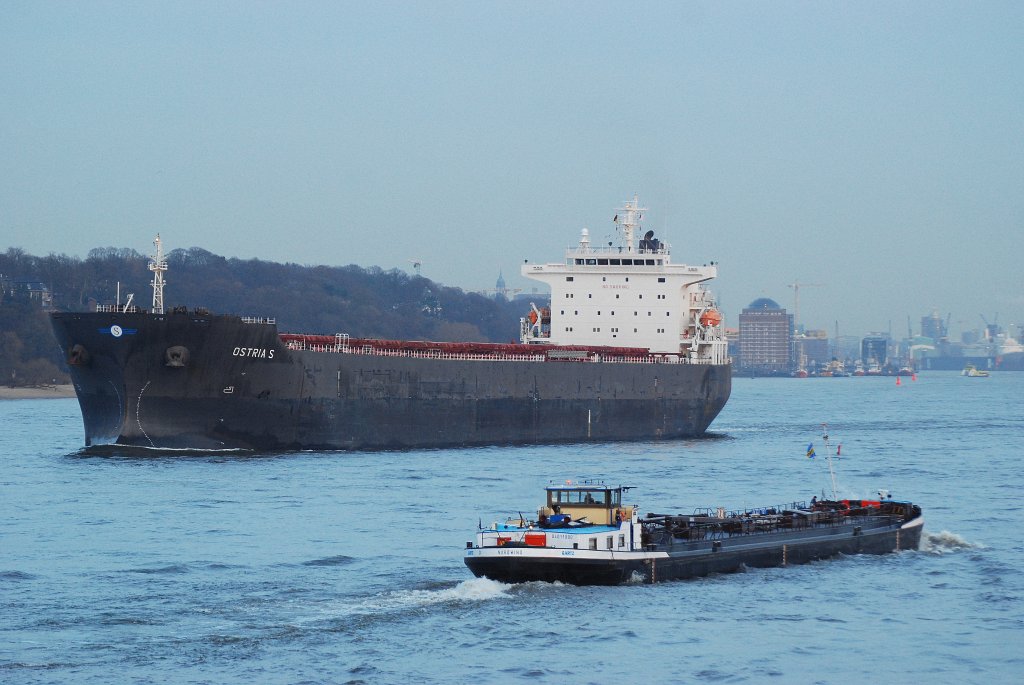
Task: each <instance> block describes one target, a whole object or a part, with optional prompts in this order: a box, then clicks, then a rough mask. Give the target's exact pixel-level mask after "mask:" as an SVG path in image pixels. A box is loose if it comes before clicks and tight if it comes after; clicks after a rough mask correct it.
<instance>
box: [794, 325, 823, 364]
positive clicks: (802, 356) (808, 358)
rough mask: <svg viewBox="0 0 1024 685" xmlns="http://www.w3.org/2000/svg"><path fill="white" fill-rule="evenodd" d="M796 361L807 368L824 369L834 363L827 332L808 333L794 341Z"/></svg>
mask: <svg viewBox="0 0 1024 685" xmlns="http://www.w3.org/2000/svg"><path fill="white" fill-rule="evenodd" d="M794 343H795V353H794V357H793V358H794V359H795V360H796V361H797V363H798V364H801V363H802V364H805V365H806V367H805V368H808V367H822V366H825V365H827V364H828V363H829V362H830V361H832V350H831V345H830V344H829V339H828V334H827V333H826V332H825V331H820V330H817V331H807V332H806V333H805V334H804V335H800V336H797V337H796V338H795V340H794Z"/></svg>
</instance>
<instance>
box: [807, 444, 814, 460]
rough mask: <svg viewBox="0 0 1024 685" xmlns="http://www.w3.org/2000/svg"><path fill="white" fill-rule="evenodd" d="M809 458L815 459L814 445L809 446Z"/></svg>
mask: <svg viewBox="0 0 1024 685" xmlns="http://www.w3.org/2000/svg"><path fill="white" fill-rule="evenodd" d="M807 458H808V459H814V443H813V442H812V443H810V444H809V445H807Z"/></svg>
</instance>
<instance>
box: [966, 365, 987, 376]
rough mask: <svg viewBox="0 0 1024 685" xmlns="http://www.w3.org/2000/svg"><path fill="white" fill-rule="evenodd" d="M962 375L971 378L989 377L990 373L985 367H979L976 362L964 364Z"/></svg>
mask: <svg viewBox="0 0 1024 685" xmlns="http://www.w3.org/2000/svg"><path fill="white" fill-rule="evenodd" d="M960 375H961V376H967V377H969V378H988V376H989V373H988V371H985V370H984V369H979V368H977V367H976V366H975V365H974V364H966V365H964V370H963V371H961V372H960Z"/></svg>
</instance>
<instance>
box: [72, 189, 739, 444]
mask: <svg viewBox="0 0 1024 685" xmlns="http://www.w3.org/2000/svg"><path fill="white" fill-rule="evenodd" d="M642 211H644V210H643V209H642V208H640V207H639V203H638V202H637V199H636V198H635V197H634V199H633V200H632V201H630V202H627V203H626V205H625V207H624V208H622V209H620V210H619V214H617V215H616V217H615V219H614V220H613V221H614V223H615V227H616V230H617V233H616V235H617V237H618V244H617V245H615V244H609V245H607V246H601V247H594V246H592V245H591V244H590V238H589V234H588V231H587V229H583V231H582V234H581V238H580V241H579V243H578V245H576V246H573V247H570V248H569V249H568V250H567V251H566V254H565V259H564V260H563V261H562V262H559V263H550V264H532V263H527V264H525V265H524V266H523V267H522V273H523V275H525V276H527V277H530V278H533V279H536V280H539V281H542V282H544V283H546V284H548V286H549V287H550V290H551V301H550V304H549V305H548V306H541V307H538V306H536V304H533V303H531V304H530V311H529V314H528V315H527V316H525V317H523V318H522V319H521V321H520V343H518V344H493V343H447V342H426V341H393V340H376V339H362V338H353V337H350V336H348V335H346V334H344V333H338V334H335V335H307V334H295V333H281V332H279V331H278V329H277V325H276V323H275V321H274V320H273V319H268V318H251V317H241V316H233V315H230V316H229V315H214V314H211V313H209V312H207V311H205V310H203V309H192V310H188V309H185V308H181V307H177V308H173V309H171V310H169V311H165V310H164V305H163V302H164V296H163V273H164V271H166V269H167V263H166V261H165V260H164V259H163V255H162V251H161V245H160V239H159V236H157V240H156V241H155V245H156V254H155V255H154V257H153V260H152V262H151V263H150V269H151V270H152V271H153V273H154V275H153V283H152V285H153V306H152V309H151V310H148V311H146V310H141V309H138V308H135V307H132V306H128V305H121V304H119V303H118V304H114V305H99V306H97V309H96V311H94V312H85V313H71V312H62V313H55V314H53V316H52V323H53V327H54V331H55V334H56V337H57V340H58V342H59V344H60V346H61V347H62V349H63V350H64V353H65V355H66V358H67V361H68V365H69V368H70V371H71V377H72V381H73V383H74V387H75V391H76V393H77V396H78V401H79V404H80V406H81V409H82V418H83V421H84V424H85V444H86V445H97V444H109V443H116V444H119V445H131V446H140V447H147V448H172V449H173V448H184V449H201V450H208V449H253V450H282V449H285V450H287V449H393V448H395V449H402V448H415V447H445V446H458V445H491V444H510V443H513V444H514V443H548V442H575V441H606V440H634V439H653V438H683V437H693V436H698V435H701V434H703V433H704V432H705V431H706V429H707V428H708V426H709V424H710V423H711V422H712V420H713V419H714V418H715V417H716V416H717V415H718V413H719V412H720V411H721V409H722V407H723V406H724V405H725V402H726V400H727V399H728V397H729V393H730V389H731V373H730V364H729V359H728V356H727V343H726V340H725V336H724V333H723V329H722V317H721V315H720V314H719V313H718V311H717V310H716V308H715V305H714V302H713V299H712V297H711V295H710V293H709V291H707V290H706V289H705V288H704V286H703V284H704V283H706V282H707V281H709V280H711V279H712V278H714V277H715V276H716V275H717V268H716V266H715V265H714V264H713V263H712V264H711V265H704V266H689V265H684V264H674V263H672V261H671V254H670V252H671V251H670V248H669V246H668V245H667V244H665V243H663V242H661V241H660V240H658V239H656V238H655V237H654V234H653V232H652V231H647V232H646V233H645V234H644V236H643V237H642V238H641V239H639V240H637V239H635V235H636V232H637V230H638V229H639V227H640V223H639V222H640V220H641V217H642Z"/></svg>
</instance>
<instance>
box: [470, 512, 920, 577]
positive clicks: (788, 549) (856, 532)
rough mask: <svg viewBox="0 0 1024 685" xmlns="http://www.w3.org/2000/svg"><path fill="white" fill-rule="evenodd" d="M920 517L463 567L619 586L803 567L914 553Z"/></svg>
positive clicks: (483, 553) (524, 552)
mask: <svg viewBox="0 0 1024 685" xmlns="http://www.w3.org/2000/svg"><path fill="white" fill-rule="evenodd" d="M923 526H924V519H923V518H921V517H918V518H916V519H914V520H912V521H910V522H907V523H905V524H902V525H890V526H883V527H879V528H876V529H873V530H864V529H863V527H862V526H861V525H852V524H851V525H844V526H837V527H835V528H833V529H831V530H828V531H826V532H822V531H815V534H814V535H813V536H810V537H809V536H807V535H802V534H800V533H786V534H780V536H774V535H773V536H772V537H773V539H772V540H770V541H767V540H763V541H760V542H756V543H750V542H749V541H745V540H744V539H743V538H742V537H737V538H732V539H727V540H724V541H722V544H721V546H720V547H719V549H718V550H717V551H716V550H714V549H713V543H711V542H701V543H690V544H686V543H683V544H681V545H679V548H680V549H677V550H671V551H667V552H665V551H660V552H634V553H631V552H621V553H616V554H615V555H613V558H606V559H598V558H590V559H584V558H578V557H571V556H570V557H566V556H563V555H558V554H548V553H547V552H548V551H553V550H547V551H545V550H541V549H531V548H518V549H513V550H504V551H503V552H497V551H496V550H493V549H488V550H480V549H474V550H467V555H466V557H465V563H466V566H467V567H468V568H469V570H470V571H471V572H472V573H473V575H475V576H478V577H479V576H486V577H487V578H490V579H491V580H498V581H501V582H505V583H522V582H530V581H545V582H554V581H559V582H564V583H570V584H574V585H619V584H622V583H628V582H646V583H653V582H660V581H667V580H684V579H688V578H696V577H702V576H707V575H711V574H715V573H735V572H737V571H740V570H742V569H744V568H774V567H781V566H790V565H798V564H806V563H809V562H812V561H817V560H821V559H828V558H831V557H835V556H838V555H853V554H889V553H891V552H898V551H902V550H912V549H917V548H918V546H919V545H920V542H921V532H922V529H923Z"/></svg>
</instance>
